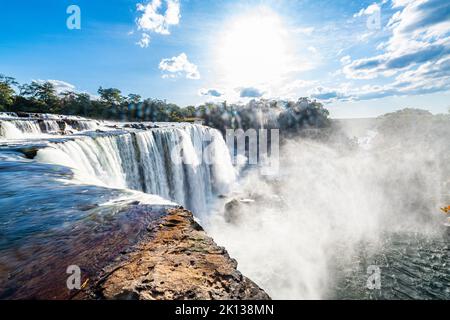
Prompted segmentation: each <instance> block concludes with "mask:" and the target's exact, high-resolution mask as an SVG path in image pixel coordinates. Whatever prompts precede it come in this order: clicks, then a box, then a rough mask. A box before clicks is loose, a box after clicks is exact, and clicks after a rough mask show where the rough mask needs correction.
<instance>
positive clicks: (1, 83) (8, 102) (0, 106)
mask: <svg viewBox="0 0 450 320" xmlns="http://www.w3.org/2000/svg"><path fill="white" fill-rule="evenodd" d="M13 86H17V82H16V80H15V79H14V78H11V77H7V76H4V75H2V74H0V111H5V110H8V109H9V108H10V107H11V106H12V104H13V103H14V96H15V91H14V89H13Z"/></svg>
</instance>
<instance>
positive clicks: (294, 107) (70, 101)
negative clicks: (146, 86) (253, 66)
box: [0, 75, 330, 132]
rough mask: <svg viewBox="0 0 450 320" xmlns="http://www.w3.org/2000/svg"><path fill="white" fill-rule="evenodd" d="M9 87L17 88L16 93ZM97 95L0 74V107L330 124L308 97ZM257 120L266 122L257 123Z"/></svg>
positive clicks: (289, 126)
mask: <svg viewBox="0 0 450 320" xmlns="http://www.w3.org/2000/svg"><path fill="white" fill-rule="evenodd" d="M13 87H17V88H19V90H20V94H16V92H15V90H14V89H13ZM97 92H98V94H99V98H98V99H95V98H93V97H91V96H90V95H89V94H87V93H77V92H72V91H66V92H62V93H57V92H56V89H55V87H54V85H53V84H52V83H51V82H41V81H33V82H31V83H30V84H23V85H20V86H19V84H18V83H17V82H16V81H15V79H14V78H11V77H7V76H4V75H0V111H2V110H3V111H13V112H20V111H21V112H32V113H38V112H40V113H56V114H67V115H79V116H83V117H89V118H95V119H111V120H119V121H152V122H158V121H159V122H161V121H163V122H177V121H195V120H203V122H204V124H206V125H208V126H211V127H214V128H217V129H219V130H221V131H222V132H225V130H226V129H237V128H241V129H244V130H247V129H249V128H260V127H261V125H264V127H265V128H270V127H275V128H283V129H285V130H284V131H288V132H289V131H292V132H295V131H298V130H302V129H305V128H322V127H327V126H329V124H330V121H329V119H328V110H326V109H325V108H323V106H322V105H321V104H320V103H318V102H316V101H311V100H309V99H307V98H301V99H299V100H298V101H296V102H294V101H274V100H264V99H261V100H252V101H250V102H249V103H247V104H246V105H236V104H227V102H223V103H221V104H214V103H207V104H204V105H200V106H198V107H194V106H188V107H186V108H180V107H179V106H178V105H176V104H173V103H167V102H166V101H165V100H164V101H163V100H159V99H150V98H148V99H142V97H141V96H140V95H138V94H133V93H131V94H129V95H128V96H126V97H125V96H122V92H121V91H120V90H119V89H117V88H103V87H100V88H99V89H98V91H97ZM262 119H266V120H267V121H265V122H266V123H264V124H262V121H263V120H262Z"/></svg>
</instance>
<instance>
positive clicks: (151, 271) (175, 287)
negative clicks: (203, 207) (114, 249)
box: [79, 208, 270, 300]
mask: <svg viewBox="0 0 450 320" xmlns="http://www.w3.org/2000/svg"><path fill="white" fill-rule="evenodd" d="M236 268H237V262H236V260H234V259H232V258H230V256H229V255H228V253H227V252H226V250H225V249H224V248H222V247H219V246H217V244H216V243H215V242H214V241H213V240H212V239H211V238H210V237H209V236H208V235H207V234H206V233H205V232H204V231H203V229H202V227H201V226H200V225H199V224H197V223H196V222H195V221H194V218H193V216H192V213H191V212H189V211H187V210H184V209H182V208H175V209H168V211H167V215H164V216H162V217H161V218H159V219H157V220H155V221H154V222H153V223H151V225H150V226H149V227H148V236H147V237H146V239H144V240H143V241H141V242H140V243H139V244H137V245H136V246H134V247H133V249H132V250H131V251H130V252H129V253H127V254H125V255H124V256H123V258H122V259H121V261H119V262H116V263H114V264H112V265H109V266H108V267H106V268H104V269H103V271H102V273H101V274H100V276H99V277H98V278H97V280H96V281H95V282H94V283H92V285H91V286H90V288H89V290H88V292H85V293H87V296H86V295H83V294H82V295H81V296H84V297H79V298H88V297H91V298H94V299H145V300H160V299H176V300H183V299H270V297H269V296H268V295H267V294H266V293H265V292H264V291H263V290H262V289H261V288H259V287H258V286H257V285H256V284H255V283H254V282H252V281H251V280H249V279H248V278H246V277H245V276H243V275H242V274H241V273H240V272H239V271H237V269H236Z"/></svg>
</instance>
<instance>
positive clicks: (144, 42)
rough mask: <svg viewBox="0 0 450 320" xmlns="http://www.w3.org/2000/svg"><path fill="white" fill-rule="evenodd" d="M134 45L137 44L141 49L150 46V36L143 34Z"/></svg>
mask: <svg viewBox="0 0 450 320" xmlns="http://www.w3.org/2000/svg"><path fill="white" fill-rule="evenodd" d="M136 44H138V45H139V46H140V47H141V48H147V47H148V46H149V44H150V36H149V35H148V34H147V33H143V34H142V37H141V40H139V41H138V42H137V43H136Z"/></svg>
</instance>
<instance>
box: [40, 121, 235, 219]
mask: <svg viewBox="0 0 450 320" xmlns="http://www.w3.org/2000/svg"><path fill="white" fill-rule="evenodd" d="M36 160H38V161H42V162H47V163H53V164H59V165H63V166H67V167H70V168H73V170H74V172H75V177H76V179H78V180H79V181H80V182H82V183H89V184H99V185H103V186H107V187H111V188H129V189H134V190H138V191H143V192H146V193H150V194H155V195H159V196H162V197H164V198H166V199H170V200H172V201H174V202H177V203H179V204H181V205H183V206H185V207H186V208H188V209H190V210H192V211H193V212H194V213H195V214H196V215H197V216H198V217H202V216H204V215H205V214H206V213H207V211H208V204H209V203H211V200H212V199H213V197H214V196H215V195H219V194H222V193H226V192H227V190H228V187H229V186H230V185H231V183H233V182H234V179H235V170H234V168H233V166H232V163H231V158H230V154H229V152H228V149H227V146H226V144H225V141H224V140H223V138H222V136H221V134H220V133H219V132H218V131H217V130H215V129H211V128H208V127H205V126H200V125H188V124H183V125H177V126H171V127H163V128H159V129H151V130H146V131H132V132H121V133H120V134H118V133H117V132H114V133H108V134H103V135H86V136H80V137H78V138H76V139H72V140H67V141H65V142H62V143H50V145H49V146H48V147H47V148H44V149H41V150H39V152H38V153H37V156H36Z"/></svg>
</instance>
